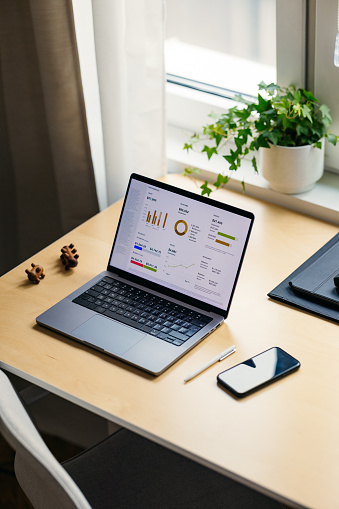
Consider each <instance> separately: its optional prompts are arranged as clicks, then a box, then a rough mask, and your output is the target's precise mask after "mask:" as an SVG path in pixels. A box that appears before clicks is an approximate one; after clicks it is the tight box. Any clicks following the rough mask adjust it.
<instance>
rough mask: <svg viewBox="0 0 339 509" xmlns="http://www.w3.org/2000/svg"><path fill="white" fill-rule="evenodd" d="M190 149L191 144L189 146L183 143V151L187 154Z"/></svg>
mask: <svg viewBox="0 0 339 509" xmlns="http://www.w3.org/2000/svg"><path fill="white" fill-rule="evenodd" d="M191 148H193V147H192V144H191V143H190V144H188V143H185V145H184V148H183V150H187V153H188V151H189V149H191Z"/></svg>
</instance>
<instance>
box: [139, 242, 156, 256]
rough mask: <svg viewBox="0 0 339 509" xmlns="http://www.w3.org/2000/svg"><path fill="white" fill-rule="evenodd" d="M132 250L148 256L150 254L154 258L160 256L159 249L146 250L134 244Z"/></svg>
mask: <svg viewBox="0 0 339 509" xmlns="http://www.w3.org/2000/svg"><path fill="white" fill-rule="evenodd" d="M134 249H138V250H139V251H142V252H143V253H148V254H151V255H154V256H158V257H160V256H161V251H160V249H155V248H153V247H151V248H150V249H146V248H145V247H141V246H138V245H137V244H135V245H134Z"/></svg>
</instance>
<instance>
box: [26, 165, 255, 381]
mask: <svg viewBox="0 0 339 509" xmlns="http://www.w3.org/2000/svg"><path fill="white" fill-rule="evenodd" d="M253 220H254V216H253V214H252V213H251V212H247V211H245V210H241V209H238V208H235V207H232V206H230V205H226V204H224V203H219V202H217V201H214V200H212V199H211V198H206V197H203V196H200V195H196V194H193V193H190V192H188V191H184V190H182V189H178V188H176V187H173V186H170V185H167V184H164V183H162V182H158V181H155V180H152V179H149V178H146V177H144V176H141V175H137V174H132V175H131V177H130V181H129V184H128V188H127V192H126V196H125V200H124V204H123V208H122V212H121V215H120V220H119V224H118V228H117V231H116V235H115V239H114V242H113V247H112V251H111V254H110V257H109V260H108V266H107V270H106V271H104V272H101V274H99V275H97V276H96V277H94V278H93V279H92V280H91V281H89V282H88V283H86V284H85V285H83V286H82V287H81V288H79V289H78V290H76V291H75V292H73V293H72V294H70V295H68V296H67V297H65V298H64V299H63V300H61V301H60V302H58V303H57V304H56V305H54V306H53V307H51V308H50V309H48V310H47V311H45V312H44V313H43V314H41V315H40V316H38V317H37V319H36V321H37V323H38V324H40V325H43V326H45V327H48V328H50V329H52V330H54V331H57V332H60V333H62V334H64V335H66V336H68V337H70V338H73V339H74V340H76V341H80V342H81V343H83V344H86V345H88V346H90V347H92V348H95V349H97V350H100V351H101V352H104V353H106V354H108V355H111V356H113V357H115V358H118V359H121V360H122V361H125V362H127V363H129V364H132V365H133V366H137V367H138V368H141V369H143V370H145V371H147V372H149V373H152V374H154V375H159V374H160V373H162V372H163V371H164V370H165V369H167V368H168V367H169V366H170V365H171V364H173V363H174V362H175V361H176V360H178V359H179V358H180V357H182V356H183V355H184V354H185V353H186V352H188V351H189V350H191V348H193V347H194V346H195V345H196V344H197V343H199V342H200V341H202V340H203V339H204V338H205V337H206V336H208V335H209V334H210V333H211V332H213V331H214V330H215V329H216V328H217V327H219V326H220V325H221V324H222V323H223V321H224V320H225V318H226V317H227V315H228V312H229V308H230V304H231V300H232V297H233V294H234V290H235V286H236V283H237V279H238V276H239V272H240V268H241V264H242V261H243V258H244V254H245V250H246V246H247V243H248V239H249V235H250V232H251V229H252V224H253ZM78 270H80V268H79V269H78Z"/></svg>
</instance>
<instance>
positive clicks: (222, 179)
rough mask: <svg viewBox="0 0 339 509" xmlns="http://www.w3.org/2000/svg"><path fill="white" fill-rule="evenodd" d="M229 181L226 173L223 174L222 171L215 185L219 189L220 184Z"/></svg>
mask: <svg viewBox="0 0 339 509" xmlns="http://www.w3.org/2000/svg"><path fill="white" fill-rule="evenodd" d="M227 182H228V176H227V175H226V176H225V177H224V175H222V174H221V173H219V175H218V177H217V180H216V182H214V184H213V185H214V186H215V187H216V188H217V189H219V187H220V186H222V185H224V184H227Z"/></svg>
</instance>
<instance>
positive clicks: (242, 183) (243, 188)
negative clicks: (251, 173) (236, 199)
mask: <svg viewBox="0 0 339 509" xmlns="http://www.w3.org/2000/svg"><path fill="white" fill-rule="evenodd" d="M241 187H242V192H243V193H244V192H245V182H244V181H243V180H242V181H241Z"/></svg>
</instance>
